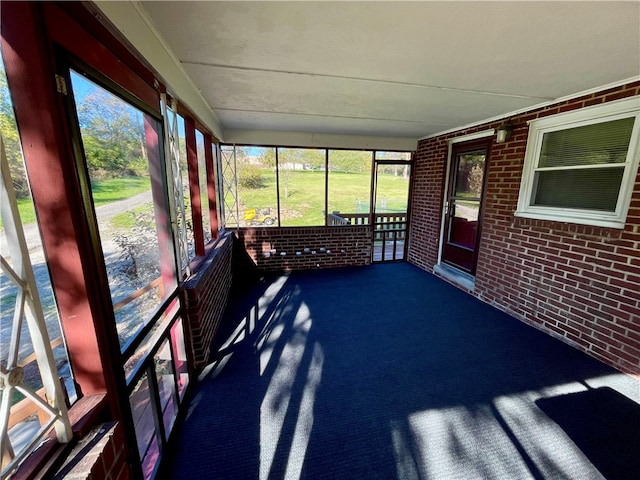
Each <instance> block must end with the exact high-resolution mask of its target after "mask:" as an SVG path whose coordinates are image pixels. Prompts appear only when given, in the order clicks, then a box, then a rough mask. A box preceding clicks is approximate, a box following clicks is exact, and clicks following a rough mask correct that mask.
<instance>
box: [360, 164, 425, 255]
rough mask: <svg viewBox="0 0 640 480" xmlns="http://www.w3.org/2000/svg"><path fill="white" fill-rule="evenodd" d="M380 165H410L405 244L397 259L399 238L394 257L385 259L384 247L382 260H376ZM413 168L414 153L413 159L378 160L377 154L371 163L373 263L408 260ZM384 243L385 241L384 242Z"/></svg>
mask: <svg viewBox="0 0 640 480" xmlns="http://www.w3.org/2000/svg"><path fill="white" fill-rule="evenodd" d="M378 165H403V166H409V187H408V190H407V212H406V219H405V222H404V223H405V227H404V237H405V238H404V245H403V251H402V258H401V259H398V260H396V258H395V256H396V254H395V252H396V243H397V239H394V248H393V251H394V255H393V257H394V258H393V259H391V260H385V259H384V247H383V252H382V258H381V259H380V260H375V259H374V255H375V236H376V222H375V219H376V201H377V196H378ZM413 170H414V154H412V155H411V160H388V159H380V160H376V158H375V155H374V158H373V162H372V163H371V199H370V205H371V208H370V212H369V225H370V227H371V229H370V230H371V231H370V237H371V263H390V262H404V261H406V260H407V253H408V251H409V228H410V221H411V198H412V194H413ZM383 244H384V243H383Z"/></svg>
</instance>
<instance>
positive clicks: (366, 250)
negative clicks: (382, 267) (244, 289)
mask: <svg viewBox="0 0 640 480" xmlns="http://www.w3.org/2000/svg"><path fill="white" fill-rule="evenodd" d="M236 234H237V235H238V238H239V240H240V241H241V242H242V243H243V245H244V248H245V249H246V251H247V253H248V254H249V255H250V256H251V258H252V259H253V261H254V262H255V263H256V265H257V266H258V268H260V269H262V270H265V271H274V272H276V271H286V270H308V269H313V268H331V267H346V266H360V265H369V264H370V263H371V230H370V227H369V226H365V225H363V226H344V227H338V226H336V227H314V228H306V227H304V228H302V227H301V228H298V227H295V228H291V227H289V228H276V227H269V228H267V227H265V228H248V229H242V230H239V231H238V232H236ZM298 252H299V253H300V254H299V255H298V254H297V253H298ZM313 252H315V254H314V253H313ZM282 253H285V254H286V255H282Z"/></svg>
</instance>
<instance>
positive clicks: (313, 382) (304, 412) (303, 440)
mask: <svg viewBox="0 0 640 480" xmlns="http://www.w3.org/2000/svg"><path fill="white" fill-rule="evenodd" d="M323 363H324V353H323V352H322V347H320V344H318V343H316V344H315V345H314V346H313V357H312V359H311V366H310V367H309V372H308V374H307V384H306V385H305V387H304V393H303V394H302V401H301V402H300V409H299V411H298V421H297V423H296V429H295V432H294V434H293V440H292V442H291V449H290V451H289V461H288V462H287V470H286V474H285V478H287V479H298V478H300V476H301V474H302V466H303V464H304V459H305V454H306V452H307V447H308V445H309V438H310V437H311V429H312V427H313V405H314V401H315V397H316V391H317V389H318V385H320V378H321V376H322V364H323Z"/></svg>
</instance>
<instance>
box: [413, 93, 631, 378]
mask: <svg viewBox="0 0 640 480" xmlns="http://www.w3.org/2000/svg"><path fill="white" fill-rule="evenodd" d="M639 94H640V82H634V83H630V84H628V85H624V86H621V87H616V88H612V89H608V90H605V91H602V92H598V93H594V94H589V95H586V96H583V97H580V98H576V99H573V100H569V101H565V102H562V103H558V104H555V105H552V106H548V107H544V108H540V109H537V110H532V111H530V112H526V113H523V114H520V115H517V116H514V117H510V119H509V123H511V124H513V125H515V127H516V128H515V129H514V131H513V134H512V136H511V138H510V139H509V140H508V141H507V142H506V143H503V144H494V145H493V147H492V150H491V154H490V158H489V162H488V171H487V185H486V190H485V195H486V204H485V211H484V217H483V230H482V237H481V244H480V249H479V254H478V255H479V256H478V266H477V272H476V283H475V290H474V291H473V294H474V295H475V296H477V297H478V298H480V299H482V300H484V301H485V302H487V303H490V304H492V305H495V306H496V307H498V308H500V309H502V310H505V311H507V312H509V313H510V314H512V315H514V316H516V317H517V318H520V319H522V320H524V321H525V322H527V323H530V324H533V325H535V326H536V327H538V328H541V329H543V330H545V331H546V332H548V333H549V334H551V335H553V336H555V337H558V338H560V339H562V340H564V341H566V342H567V343H570V344H572V345H574V346H576V347H577V348H579V349H581V350H583V351H585V352H587V353H589V354H590V355H592V356H594V357H596V358H598V359H600V360H602V361H603V362H605V363H608V364H610V365H612V366H614V367H616V368H618V369H620V370H622V371H624V372H627V373H630V374H634V375H638V376H640V174H639V175H638V178H637V179H636V183H635V188H634V192H633V197H632V200H631V208H630V210H629V214H628V217H627V223H626V226H625V228H624V229H621V230H620V229H613V228H600V227H589V226H583V225H576V224H569V223H561V222H553V221H542V220H532V219H526V218H516V217H514V215H513V213H514V212H515V210H516V206H517V201H518V193H519V190H520V181H521V177H522V167H523V162H524V154H525V149H526V142H527V135H528V126H527V123H526V122H527V121H529V120H533V119H535V118H540V117H544V116H548V115H553V114H556V113H560V112H565V111H569V110H576V109H579V108H582V107H586V106H590V105H595V104H600V103H604V102H608V101H612V100H617V99H620V98H625V97H630V96H633V95H639ZM502 123H504V120H501V121H496V122H492V123H487V124H484V125H479V126H476V127H473V128H469V129H466V130H461V131H458V132H454V133H449V134H445V135H442V136H439V137H436V138H431V139H427V140H422V141H420V142H419V144H418V150H417V154H416V165H415V170H414V175H415V177H414V181H415V183H414V188H413V192H414V194H413V199H412V225H411V232H410V240H409V253H408V260H409V261H410V262H412V263H414V264H416V265H418V266H420V267H421V268H423V269H425V270H431V269H433V267H434V265H435V264H436V263H437V257H438V245H439V239H440V221H441V212H442V198H443V195H444V176H445V167H446V162H447V153H448V140H450V139H452V138H456V137H460V136H462V135H466V134H470V133H474V132H479V131H482V130H486V129H489V128H496V127H498V126H499V125H501V124H502Z"/></svg>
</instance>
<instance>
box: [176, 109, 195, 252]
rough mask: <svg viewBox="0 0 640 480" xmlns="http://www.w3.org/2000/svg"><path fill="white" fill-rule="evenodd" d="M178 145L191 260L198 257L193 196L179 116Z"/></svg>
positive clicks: (182, 119) (181, 122)
mask: <svg viewBox="0 0 640 480" xmlns="http://www.w3.org/2000/svg"><path fill="white" fill-rule="evenodd" d="M178 144H179V146H180V176H181V177H182V190H183V195H182V196H183V199H184V214H185V220H184V221H185V225H186V227H187V252H188V254H189V259H190V260H191V259H193V258H194V257H195V256H196V244H195V241H194V238H193V214H192V213H191V195H190V194H189V173H188V164H187V140H186V134H185V130H184V118H182V116H181V115H178Z"/></svg>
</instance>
